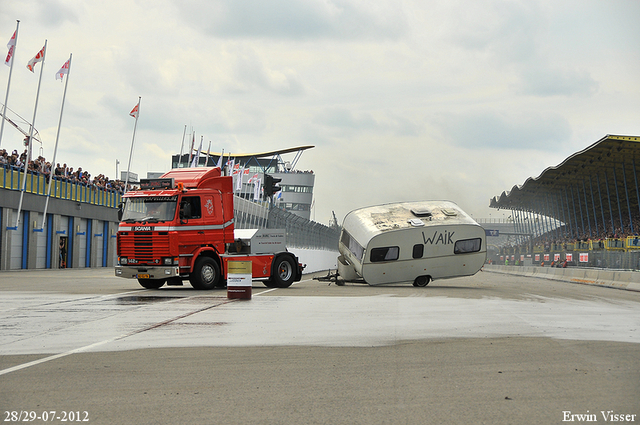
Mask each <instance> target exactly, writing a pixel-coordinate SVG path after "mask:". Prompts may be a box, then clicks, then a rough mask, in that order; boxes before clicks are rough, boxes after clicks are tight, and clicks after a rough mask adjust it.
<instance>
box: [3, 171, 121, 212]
mask: <svg viewBox="0 0 640 425" xmlns="http://www.w3.org/2000/svg"><path fill="white" fill-rule="evenodd" d="M24 178H25V176H24V171H20V170H19V169H17V168H15V167H12V166H8V165H5V166H0V189H8V190H18V191H19V190H22V186H23V184H24ZM48 184H49V182H48V180H47V178H46V177H45V176H44V175H43V174H39V173H31V172H27V176H26V186H25V192H26V193H32V194H35V195H44V196H46V195H47V190H48V189H47V186H48ZM51 197H53V198H59V199H66V200H69V201H76V202H84V203H88V204H93V205H100V206H104V207H109V208H117V207H118V204H120V202H121V198H122V195H121V194H120V193H119V192H118V191H117V190H115V189H105V188H101V187H97V186H93V185H85V184H83V183H78V182H70V181H67V180H63V179H60V178H58V177H54V178H53V186H52V187H51Z"/></svg>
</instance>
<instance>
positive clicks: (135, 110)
mask: <svg viewBox="0 0 640 425" xmlns="http://www.w3.org/2000/svg"><path fill="white" fill-rule="evenodd" d="M139 106H140V103H139V102H138V104H137V105H136V106H135V107H134V108H133V109H132V110H131V112H129V115H131V116H132V117H133V118H135V119H138V107H139Z"/></svg>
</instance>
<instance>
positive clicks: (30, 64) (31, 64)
mask: <svg viewBox="0 0 640 425" xmlns="http://www.w3.org/2000/svg"><path fill="white" fill-rule="evenodd" d="M43 59H44V47H42V50H40V51H39V52H38V53H37V54H36V55H35V56H34V57H33V58H31V60H30V61H29V62H28V63H27V69H28V70H29V71H31V72H33V70H34V68H35V66H36V64H37V63H38V62H42V60H43Z"/></svg>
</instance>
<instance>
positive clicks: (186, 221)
mask: <svg viewBox="0 0 640 425" xmlns="http://www.w3.org/2000/svg"><path fill="white" fill-rule="evenodd" d="M179 214H180V253H182V254H191V253H193V252H195V251H196V250H197V249H198V248H199V247H201V246H202V245H203V244H204V243H205V233H204V226H203V220H202V206H201V202H200V197H199V196H184V197H182V199H181V200H180V213H179Z"/></svg>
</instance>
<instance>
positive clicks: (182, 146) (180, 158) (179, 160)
mask: <svg viewBox="0 0 640 425" xmlns="http://www.w3.org/2000/svg"><path fill="white" fill-rule="evenodd" d="M186 134H187V125H186V124H185V125H184V131H183V132H182V144H180V156H179V157H178V167H177V168H180V163H181V162H182V149H183V148H184V136H185V135H186Z"/></svg>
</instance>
